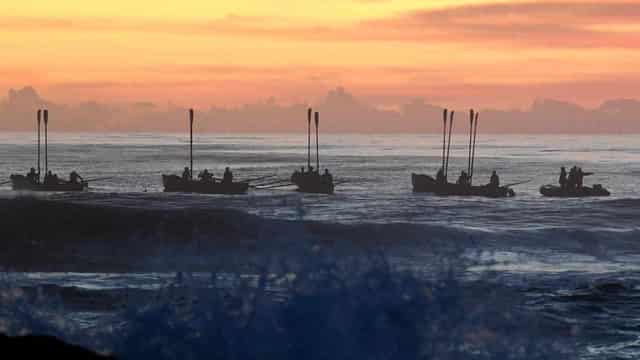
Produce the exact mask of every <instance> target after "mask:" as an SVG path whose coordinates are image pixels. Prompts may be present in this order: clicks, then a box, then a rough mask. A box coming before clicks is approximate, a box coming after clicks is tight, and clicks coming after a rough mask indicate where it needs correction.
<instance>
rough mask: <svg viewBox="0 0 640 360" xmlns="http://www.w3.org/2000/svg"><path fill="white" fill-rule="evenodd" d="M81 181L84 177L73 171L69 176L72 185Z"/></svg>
mask: <svg viewBox="0 0 640 360" xmlns="http://www.w3.org/2000/svg"><path fill="white" fill-rule="evenodd" d="M80 181H82V176H80V175H79V174H78V173H77V172H75V171H72V172H71V174H69V182H70V183H73V184H77V183H79V182H80Z"/></svg>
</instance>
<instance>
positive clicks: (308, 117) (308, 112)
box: [307, 108, 313, 170]
mask: <svg viewBox="0 0 640 360" xmlns="http://www.w3.org/2000/svg"><path fill="white" fill-rule="evenodd" d="M312 114H313V109H311V108H309V109H307V170H309V169H311V115H312Z"/></svg>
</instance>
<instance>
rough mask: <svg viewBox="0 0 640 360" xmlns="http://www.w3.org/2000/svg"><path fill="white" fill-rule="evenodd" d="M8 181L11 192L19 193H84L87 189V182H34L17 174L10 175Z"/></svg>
mask: <svg viewBox="0 0 640 360" xmlns="http://www.w3.org/2000/svg"><path fill="white" fill-rule="evenodd" d="M10 179H11V187H12V188H13V190H19V191H84V190H87V189H88V188H89V182H88V181H79V182H71V181H64V180H58V181H57V182H48V183H46V182H40V181H36V182H34V181H32V180H30V179H29V178H27V177H26V176H24V175H17V174H14V175H11V176H10Z"/></svg>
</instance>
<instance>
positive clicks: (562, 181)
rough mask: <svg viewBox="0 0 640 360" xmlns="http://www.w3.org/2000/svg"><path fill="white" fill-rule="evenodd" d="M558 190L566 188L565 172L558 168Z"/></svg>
mask: <svg viewBox="0 0 640 360" xmlns="http://www.w3.org/2000/svg"><path fill="white" fill-rule="evenodd" d="M558 182H559V183H560V188H562V189H563V190H564V189H566V188H567V170H566V169H565V168H564V166H563V167H561V168H560V178H559V179H558Z"/></svg>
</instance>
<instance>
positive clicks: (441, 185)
mask: <svg viewBox="0 0 640 360" xmlns="http://www.w3.org/2000/svg"><path fill="white" fill-rule="evenodd" d="M454 113H455V112H454V111H451V112H450V113H448V110H447V109H444V112H443V124H444V125H443V130H442V167H441V168H440V170H439V171H438V176H436V177H435V178H434V177H432V176H430V175H426V174H416V173H412V174H411V186H412V188H413V192H414V193H430V194H435V195H439V196H482V197H489V198H505V197H513V196H515V195H516V193H515V191H514V190H513V189H512V188H511V186H513V185H514V184H509V185H505V186H494V185H491V184H487V185H473V184H472V179H473V170H474V165H475V149H476V138H477V133H478V113H477V112H474V111H473V110H471V111H470V131H469V150H468V151H469V158H468V164H467V171H466V172H464V174H465V178H466V179H467V181H466V183H462V184H459V183H451V182H449V181H447V178H448V169H449V155H450V151H451V133H452V131H453V119H454V118H453V116H454ZM447 114H449V115H450V117H449V140H448V144H447ZM516 184H519V183H516Z"/></svg>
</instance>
